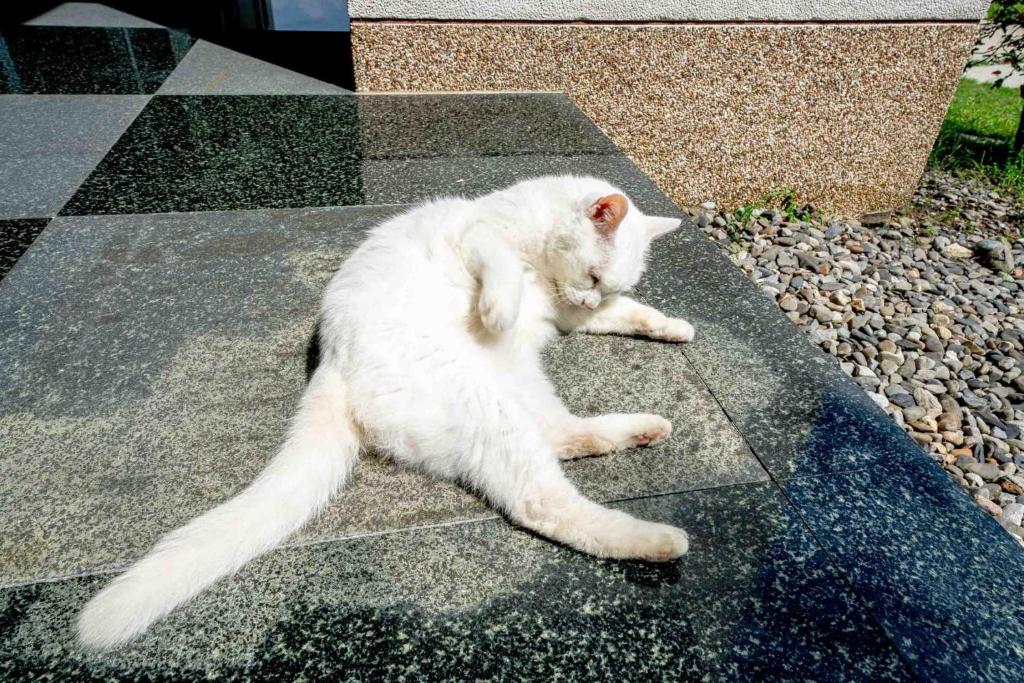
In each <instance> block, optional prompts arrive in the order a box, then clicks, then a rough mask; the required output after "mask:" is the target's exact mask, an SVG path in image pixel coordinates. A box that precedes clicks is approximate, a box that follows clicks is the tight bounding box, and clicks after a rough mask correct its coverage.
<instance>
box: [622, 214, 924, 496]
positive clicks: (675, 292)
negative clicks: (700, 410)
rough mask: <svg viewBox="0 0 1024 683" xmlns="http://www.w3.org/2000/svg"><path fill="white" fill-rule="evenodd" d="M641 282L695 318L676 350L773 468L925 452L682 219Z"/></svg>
mask: <svg viewBox="0 0 1024 683" xmlns="http://www.w3.org/2000/svg"><path fill="white" fill-rule="evenodd" d="M639 291H640V293H641V295H642V296H643V297H645V298H646V299H649V300H650V301H651V302H652V303H654V305H656V306H658V307H659V308H661V309H662V310H663V311H665V312H667V313H670V314H673V315H679V316H682V317H684V318H686V319H688V320H689V321H690V322H692V323H693V324H694V327H695V328H696V330H697V334H696V338H695V340H694V341H693V342H691V343H689V344H686V345H685V346H684V347H683V353H684V354H685V355H686V357H687V358H688V359H689V360H690V362H691V363H692V364H693V366H694V367H695V368H696V369H697V370H698V372H699V373H700V375H701V377H702V378H703V379H704V381H705V383H706V384H707V386H708V388H709V389H710V390H711V393H712V394H714V395H715V397H716V398H717V399H718V400H719V402H720V403H721V405H722V407H723V408H724V409H725V411H726V413H727V414H728V415H729V417H730V418H731V419H732V421H733V423H734V424H735V425H736V426H737V428H738V429H739V430H740V433H742V434H743V436H744V437H745V438H746V440H747V442H748V443H749V444H750V446H751V448H753V450H754V452H755V453H756V454H757V456H758V458H759V459H760V460H761V461H762V463H764V465H765V466H766V467H767V468H768V470H769V471H770V472H771V473H772V474H773V475H774V476H776V477H778V478H787V477H793V476H807V475H817V474H823V473H827V472H835V471H842V470H847V469H856V468H860V467H866V466H869V465H874V464H880V463H892V462H907V463H912V462H919V461H922V460H924V459H925V458H926V456H925V455H924V454H923V452H922V451H921V449H920V448H919V447H918V446H917V444H915V443H914V442H913V441H912V440H911V439H910V438H909V437H908V436H907V435H906V434H905V433H904V432H903V430H902V429H901V428H900V427H899V426H898V425H896V423H895V422H893V421H892V420H891V419H890V418H889V417H888V416H887V415H886V414H885V413H884V412H883V411H882V410H881V408H879V407H878V406H877V405H876V404H875V403H874V402H873V401H872V400H871V399H870V398H869V397H868V396H867V394H866V393H865V392H864V391H863V390H862V389H861V388H860V387H859V386H858V385H857V384H856V383H854V382H853V381H852V380H851V379H849V378H848V377H847V376H846V375H845V374H844V373H843V372H842V371H841V370H840V368H839V366H838V364H837V363H836V361H835V359H833V358H832V357H830V356H828V355H827V354H825V353H824V352H823V351H821V350H820V349H819V348H817V347H816V346H814V344H813V343H812V342H811V341H810V340H809V339H807V337H806V335H805V334H804V333H803V332H801V331H800V330H799V329H798V328H797V327H796V326H794V325H793V324H792V323H790V322H789V320H787V319H786V318H785V317H783V315H782V314H781V313H780V312H779V311H778V309H777V307H776V306H775V304H774V302H773V301H771V300H770V299H769V298H768V297H767V296H766V295H764V294H763V293H762V292H761V291H760V290H759V289H758V288H757V287H756V286H754V285H753V284H752V283H751V282H749V281H748V280H747V278H746V277H745V276H744V275H743V274H742V273H741V272H740V271H739V270H738V269H737V268H736V267H735V266H733V265H732V264H731V263H730V262H729V261H728V259H727V258H726V257H725V256H724V255H722V254H721V253H719V252H718V250H717V249H716V248H715V247H714V245H712V244H711V243H710V241H709V240H708V239H707V238H705V237H704V236H703V235H701V234H700V233H699V232H698V231H697V229H696V228H695V227H693V226H692V225H691V224H690V223H689V222H687V223H686V224H685V225H684V227H683V228H682V229H681V230H680V231H678V232H676V233H672V234H670V235H667V236H665V237H663V238H662V239H660V240H658V241H657V242H656V243H655V245H654V248H653V253H652V262H651V265H650V267H649V269H648V277H647V278H646V279H645V280H644V282H643V283H641V286H640V288H639Z"/></svg>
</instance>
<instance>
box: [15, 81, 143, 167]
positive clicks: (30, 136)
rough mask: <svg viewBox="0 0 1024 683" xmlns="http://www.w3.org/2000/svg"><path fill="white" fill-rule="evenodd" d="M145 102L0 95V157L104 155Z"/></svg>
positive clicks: (133, 97)
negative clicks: (97, 153) (69, 154)
mask: <svg viewBox="0 0 1024 683" xmlns="http://www.w3.org/2000/svg"><path fill="white" fill-rule="evenodd" d="M148 101H149V97H148V96H146V95H4V96H0V159H3V158H4V157H8V156H41V155H61V154H68V153H78V152H99V153H100V154H101V155H102V154H105V153H106V152H107V151H108V150H109V149H110V147H111V146H112V145H113V144H114V142H116V141H117V138H119V137H120V136H121V134H122V133H123V132H124V131H125V129H127V128H128V126H129V124H131V122H132V120H133V119H135V117H136V116H138V114H139V112H140V111H142V108H143V107H144V106H146V102H148ZM100 158H101V157H99V156H98V157H96V161H97V162H98V161H99V159H100Z"/></svg>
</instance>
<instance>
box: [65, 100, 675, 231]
mask: <svg viewBox="0 0 1024 683" xmlns="http://www.w3.org/2000/svg"><path fill="white" fill-rule="evenodd" d="M612 152H614V148H613V147H611V143H610V142H609V141H608V139H607V138H606V137H605V136H604V135H603V134H602V133H601V132H600V131H599V130H598V129H597V127H596V126H594V125H593V124H592V123H590V122H589V121H588V120H587V119H586V118H585V117H584V116H583V114H582V113H581V112H580V111H579V110H578V109H576V108H575V107H574V106H573V105H572V104H570V103H569V102H568V100H566V99H565V98H564V97H563V96H560V95H458V96H452V97H448V98H441V97H435V96H370V95H367V96H363V95H360V96H355V95H353V96H280V97H248V96H237V97H231V96H219V97H200V96H192V97H164V96H159V97H155V98H153V100H152V101H151V102H150V104H149V105H148V106H147V107H146V109H145V110H144V111H143V112H142V114H141V115H140V116H139V117H138V118H137V119H136V121H135V122H134V123H133V125H132V126H131V128H129V130H128V131H127V133H125V135H124V136H123V137H122V138H121V140H120V141H119V142H118V144H117V145H116V146H115V147H114V148H113V149H112V150H111V152H110V154H108V155H107V157H106V158H105V159H104V160H103V162H102V163H101V164H100V165H99V167H98V168H97V169H96V171H95V172H94V173H93V174H92V175H91V176H90V177H89V179H88V180H87V181H86V182H85V183H84V185H83V186H82V188H81V190H80V191H79V192H78V194H76V195H75V197H74V198H73V199H72V200H71V202H69V204H68V205H67V206H66V207H65V208H64V210H63V212H62V213H64V214H66V215H73V214H103V213H149V212H170V211H206V210H223V209H255V208H283V207H301V206H348V205H354V204H379V203H387V204H397V203H406V202H415V201H419V200H422V199H426V198H429V197H432V196H436V195H438V194H452V193H463V194H479V193H483V192H487V191H490V190H493V189H496V188H499V187H505V186H507V185H509V184H511V183H512V182H514V181H515V180H517V179H522V178H525V177H531V176H535V175H537V174H540V173H551V172H577V173H594V172H597V171H598V170H600V169H601V168H602V166H603V165H605V164H607V165H610V166H612V167H616V168H623V164H622V157H621V156H620V155H617V154H613V153H612ZM628 175H629V177H630V178H632V179H633V182H634V184H644V183H646V184H647V185H649V181H648V180H647V179H646V178H644V177H643V176H642V174H639V173H638V172H637V171H636V169H635V168H633V167H632V166H631V165H630V166H629V168H628ZM657 194H658V195H660V193H657ZM661 201H666V200H664V198H663V197H662V198H661Z"/></svg>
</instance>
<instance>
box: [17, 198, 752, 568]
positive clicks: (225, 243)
mask: <svg viewBox="0 0 1024 683" xmlns="http://www.w3.org/2000/svg"><path fill="white" fill-rule="evenodd" d="M400 210H401V207H390V208H372V207H355V208H341V209H320V210H309V209H300V210H276V211H259V212H230V213H202V214H150V215H141V216H139V215H134V216H102V217H61V218H57V219H55V220H54V221H53V222H52V223H51V224H50V226H49V228H47V230H46V233H45V234H44V236H43V237H42V238H41V239H40V240H38V241H37V242H36V244H35V245H34V247H33V248H32V250H31V251H30V252H29V253H28V254H27V255H26V256H25V257H23V259H22V261H21V262H20V263H19V265H18V268H17V269H16V270H15V271H14V273H12V275H11V276H10V277H8V278H7V279H6V280H5V281H4V282H3V283H2V284H0V367H4V368H10V371H9V372H4V373H0V470H2V471H3V472H4V473H5V476H4V477H2V478H0V500H6V501H11V502H12V504H11V510H10V511H9V512H8V513H7V514H5V515H3V518H4V523H3V524H2V525H0V580H14V579H21V580H26V579H32V578H39V577H41V576H55V575H64V574H67V573H73V572H78V571H81V570H83V569H90V568H97V567H117V566H122V565H123V564H124V563H126V562H127V561H129V560H131V559H133V558H135V557H137V556H139V555H140V554H141V553H143V552H144V551H145V549H146V547H148V546H149V545H150V544H151V543H152V542H153V541H154V540H155V539H156V538H157V537H158V536H159V535H160V534H161V533H163V532H165V531H167V530H169V529H171V528H173V527H175V526H177V525H179V524H182V523H184V522H185V521H187V520H188V519H189V518H190V517H192V516H194V515H197V514H199V513H201V512H203V511H205V510H206V509H208V508H210V507H212V506H213V505H215V504H217V503H218V502H220V501H223V500H224V499H226V498H227V497H229V496H230V495H232V494H233V493H235V492H237V491H238V490H239V489H241V488H242V487H243V486H245V485H246V484H247V483H248V481H249V480H251V479H252V477H254V476H255V474H256V473H257V472H258V471H259V470H260V469H261V468H262V465H263V463H264V462H265V460H266V458H267V457H268V456H269V455H270V454H271V453H272V452H273V451H274V449H275V448H276V447H277V445H278V443H279V442H280V439H281V436H282V434H283V432H284V425H285V421H286V420H287V418H288V416H289V415H290V414H291V413H292V411H293V408H294V404H295V400H296V399H297V397H298V394H299V392H300V391H301V389H302V386H303V382H304V379H305V370H306V363H307V353H308V350H309V347H308V342H309V339H310V336H311V334H312V330H313V324H314V318H315V316H316V313H317V310H318V307H319V300H320V297H321V293H322V290H323V287H324V285H325V284H326V282H327V280H328V278H329V277H330V275H331V273H332V272H333V270H334V269H335V268H336V267H337V266H338V265H339V264H340V263H341V262H342V261H343V260H344V258H345V257H346V256H347V255H348V254H349V253H350V252H351V251H352V250H353V249H354V248H355V247H356V246H357V244H358V243H359V241H360V240H361V238H362V231H363V230H364V229H365V228H367V227H368V226H370V225H372V224H374V223H375V222H376V221H378V220H381V219H383V218H385V217H387V216H388V215H390V213H392V212H396V211H400ZM40 291H45V292H46V296H45V297H40V296H39V292H40ZM548 366H549V369H550V373H551V375H552V378H553V380H554V382H555V384H556V386H557V387H558V388H559V390H560V391H562V393H563V395H564V397H565V399H566V401H567V402H568V403H569V405H570V406H572V407H573V408H574V409H575V410H578V411H579V412H581V413H586V414H593V413H597V412H614V411H645V412H659V413H662V414H664V415H665V416H666V417H669V418H670V419H672V420H673V422H674V425H675V434H674V435H673V438H671V439H670V440H668V441H666V442H665V443H663V444H659V445H658V446H656V447H653V448H648V449H639V450H633V451H627V452H623V453H620V454H616V455H614V456H610V457H606V458H592V459H586V460H579V461H576V462H573V463H571V464H569V465H568V466H567V468H566V469H567V471H568V473H569V476H570V477H572V479H573V480H574V481H576V482H577V484H578V485H579V486H580V487H581V488H582V489H583V490H584V491H585V492H587V493H588V494H590V495H592V496H594V497H597V498H599V499H602V500H613V499H622V498H630V497H635V496H638V495H647V494H652V493H667V492H674V491H681V490H691V489H694V488H701V487H707V486H720V485H723V484H732V483H737V482H749V481H755V480H764V479H765V478H766V477H767V475H766V473H765V472H764V470H763V469H762V468H761V466H760V465H759V464H758V462H757V461H756V459H755V458H754V457H753V455H752V454H751V453H750V451H749V449H748V448H747V447H746V445H745V444H744V443H743V441H742V439H740V437H739V435H738V434H737V433H736V431H735V430H734V429H733V428H732V426H731V425H730V424H729V422H728V420H727V419H726V417H725V416H724V414H723V413H722V412H721V410H720V409H719V408H718V405H717V404H716V402H715V400H714V398H713V397H712V396H711V395H710V394H708V392H707V391H706V390H705V389H704V387H703V385H702V384H701V382H700V379H699V378H698V377H697V374H696V373H695V372H694V370H693V368H691V367H690V366H689V364H688V363H687V362H686V359H685V358H684V357H683V355H682V354H681V353H680V352H679V349H678V347H677V346H673V345H664V344H657V343H653V342H650V341H641V340H633V339H621V338H601V337H589V336H573V337H567V338H562V339H560V340H559V341H558V342H557V343H556V345H555V346H554V348H552V349H551V351H550V353H549V354H548ZM27 454H31V457H28V456H27ZM182 482H189V485H188V486H182ZM489 516H493V513H492V511H491V510H490V509H489V508H488V507H486V506H485V505H483V504H482V503H480V501H478V500H477V499H476V498H475V497H474V496H471V495H469V494H468V493H466V492H464V491H462V490H461V489H459V488H458V487H456V486H454V485H450V484H447V483H442V482H435V481H431V480H428V479H427V478H425V477H422V476H420V475H418V474H416V473H413V472H408V471H404V470H401V469H398V468H396V467H394V466H392V465H390V464H388V463H386V462H384V461H382V460H381V459H379V458H374V457H369V458H366V459H365V460H364V462H362V463H360V466H359V467H358V468H356V471H355V474H354V477H353V481H352V483H351V485H350V486H349V487H348V488H347V489H346V492H345V493H344V494H343V495H342V496H339V497H338V499H337V501H336V502H335V504H333V505H332V506H331V507H330V508H329V509H328V510H327V511H326V513H325V514H324V515H323V516H322V517H321V518H320V519H319V520H318V521H317V522H316V523H315V524H314V525H312V526H311V527H310V528H309V529H307V530H306V531H305V532H304V533H303V535H302V538H305V539H312V538H336V537H339V536H348V535H352V534H362V533H371V532H376V531H381V530H386V529H396V528H402V527H407V526H413V525H424V524H433V523H438V522H447V521H452V520H460V519H473V518H481V517H489Z"/></svg>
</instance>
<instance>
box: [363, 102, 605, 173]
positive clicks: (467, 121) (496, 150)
mask: <svg viewBox="0 0 1024 683" xmlns="http://www.w3.org/2000/svg"><path fill="white" fill-rule="evenodd" d="M357 101H358V116H359V133H360V142H361V149H362V155H363V157H364V158H368V159H408V158H417V159H419V158H427V157H464V156H465V157H481V156H513V155H518V154H535V155H555V156H578V155H582V154H616V153H618V149H617V148H616V147H615V145H614V144H613V143H612V141H611V140H609V139H608V137H607V136H605V135H604V133H602V132H601V130H600V129H599V128H598V127H597V126H596V125H595V124H594V123H593V122H592V121H591V120H590V119H588V118H587V117H586V115H585V114H584V113H583V112H582V111H580V110H579V109H578V108H577V107H576V105H574V104H573V103H572V102H571V101H570V100H569V99H568V98H567V97H565V96H564V95H559V94H554V93H521V94H514V93H510V94H494V95H476V94H474V95H470V94H457V93H453V94H446V95H367V96H361V97H359V98H358V100H357Z"/></svg>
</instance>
